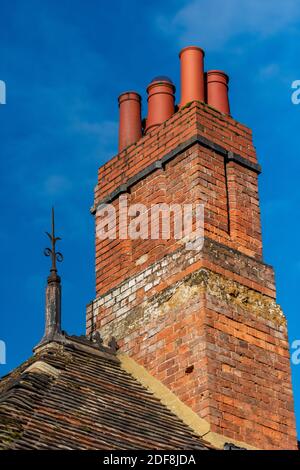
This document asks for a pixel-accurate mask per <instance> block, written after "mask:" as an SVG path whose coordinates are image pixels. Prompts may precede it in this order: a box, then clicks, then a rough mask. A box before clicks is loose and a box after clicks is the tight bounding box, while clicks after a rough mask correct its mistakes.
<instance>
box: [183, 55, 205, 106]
mask: <svg viewBox="0 0 300 470" xmlns="http://www.w3.org/2000/svg"><path fill="white" fill-rule="evenodd" d="M179 57H180V65H181V67H180V69H181V102H180V106H184V105H185V104H187V103H190V102H191V101H204V96H205V94H204V63H203V62H204V51H203V49H201V48H200V47H196V46H188V47H185V48H184V49H182V50H181V51H180V53H179Z"/></svg>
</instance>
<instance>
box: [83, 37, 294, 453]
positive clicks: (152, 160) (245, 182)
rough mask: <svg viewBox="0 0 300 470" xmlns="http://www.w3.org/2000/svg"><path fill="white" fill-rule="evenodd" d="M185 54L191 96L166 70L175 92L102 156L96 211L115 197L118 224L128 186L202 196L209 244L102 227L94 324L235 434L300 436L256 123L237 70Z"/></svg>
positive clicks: (227, 437) (274, 443) (280, 438)
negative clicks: (111, 153) (177, 96)
mask: <svg viewBox="0 0 300 470" xmlns="http://www.w3.org/2000/svg"><path fill="white" fill-rule="evenodd" d="M180 57H181V80H182V83H181V89H182V92H181V104H180V106H179V107H177V109H176V112H175V113H174V110H173V102H172V99H173V98H171V95H172V93H173V91H172V86H173V85H172V86H171V83H170V82H166V81H165V82H162V83H161V84H160V85H159V86H160V87H166V89H168V90H166V89H165V90H162V88H160V91H163V92H165V91H166V92H167V95H166V96H160V95H159V94H158V95H156V97H155V100H157V101H155V104H153V103H154V101H153V103H151V99H152V98H150V100H149V112H148V127H147V125H146V132H144V135H142V134H139V132H140V125H139V118H138V111H134V113H135V116H136V117H135V118H134V119H133V121H134V122H133V128H132V130H133V134H134V138H131V137H130V138H129V140H128V141H127V140H126V139H125V138H124V139H123V140H122V142H124V144H123V143H122V145H121V146H120V152H119V154H118V155H116V156H115V157H114V158H112V159H111V160H109V161H108V162H107V163H106V164H105V165H103V166H102V167H101V168H100V169H99V174H98V184H97V187H96V190H95V203H94V211H93V212H94V215H95V223H96V228H97V226H98V224H99V222H100V219H101V216H100V215H99V208H101V207H103V206H102V205H103V203H109V204H111V205H112V207H114V208H115V209H116V214H117V224H119V222H120V221H121V217H120V212H119V211H120V202H121V203H122V204H124V201H125V200H126V204H127V205H128V207H132V206H133V205H134V204H143V205H144V206H146V207H147V208H150V207H151V205H153V204H159V203H163V204H166V205H168V206H169V205H171V204H179V205H183V204H196V203H202V204H204V244H203V247H202V249H199V250H187V249H186V245H185V243H184V242H183V240H182V239H175V238H174V237H172V236H170V237H169V239H151V238H149V237H147V236H143V237H140V238H130V237H123V238H121V237H117V238H116V239H104V240H103V239H100V238H99V237H96V298H95V300H94V301H93V302H92V303H91V304H90V305H89V306H88V308H87V332H88V333H90V332H91V330H93V329H94V330H95V329H97V330H100V331H101V336H102V337H103V338H104V339H106V338H110V337H111V336H115V337H116V339H117V341H118V344H119V346H120V348H121V350H122V351H123V352H125V353H127V354H128V355H129V356H131V357H132V358H133V359H135V361H137V362H138V363H139V364H141V365H142V366H144V367H145V368H146V369H147V370H148V372H149V373H150V374H152V375H153V376H154V377H155V378H156V379H158V380H160V381H161V382H162V383H163V384H164V385H166V386H167V387H169V389H170V390H171V391H172V392H173V393H175V394H176V395H177V397H178V398H179V399H180V400H181V401H182V402H184V403H185V404H186V405H188V406H189V407H190V408H191V409H192V410H193V411H194V412H195V413H197V414H198V415H199V416H200V417H201V418H203V419H204V420H206V421H207V423H208V424H209V426H210V431H211V432H212V433H214V434H215V435H216V436H218V438H219V439H220V440H221V441H222V439H223V441H222V442H228V441H230V442H236V443H242V444H245V445H248V446H253V447H255V448H260V449H296V448H297V440H296V431H295V417H294V408H293V394H292V386H291V371H290V364H289V345H288V338H287V325H286V319H285V317H284V315H283V313H282V311H281V308H280V306H279V305H278V304H277V303H276V291H275V284H274V272H273V269H272V267H271V266H269V265H267V264H266V263H265V262H264V260H263V258H262V239H261V224H260V210H259V198H258V185H257V180H258V175H259V173H260V166H259V164H258V162H257V158H256V153H255V148H254V146H253V142H252V133H251V130H250V129H249V128H247V127H246V126H244V125H243V124H241V123H239V122H238V121H236V120H234V119H233V118H232V117H231V116H230V115H229V102H228V96H227V92H228V88H227V87H228V78H227V76H226V74H224V72H220V71H211V72H208V73H207V74H206V80H205V75H204V72H203V57H204V53H203V51H202V49H200V48H197V47H194V46H193V47H189V48H185V49H184V50H183V51H182V53H181V55H180ZM152 85H153V89H154V85H155V84H152ZM152 85H150V87H149V88H148V91H149V97H150V95H151V96H152V90H151V86H152ZM155 86H156V85H155ZM205 87H206V96H205V93H204V91H205ZM157 89H158V88H157ZM205 99H206V100H207V103H206V102H205ZM153 100H154V97H153ZM160 100H161V101H160ZM152 104H153V106H152ZM136 106H137V105H136ZM160 106H161V108H160ZM136 109H137V108H136ZM161 111H162V112H161ZM151 119H152V121H151ZM149 120H150V121H151V126H150V123H149ZM128 122H130V121H128ZM152 124H153V126H152ZM122 125H123V124H122ZM129 131H130V129H129V130H128V131H126V132H128V134H130V132H129ZM128 142H129V143H130V144H131V145H130V146H127V144H128ZM135 207H136V206H135ZM120 223H121V225H122V227H123V226H124V221H121V222H120ZM122 227H121V228H122ZM117 228H118V229H119V228H120V227H119V226H117ZM123 228H124V227H123ZM142 228H143V230H145V231H146V232H147V228H148V227H147V226H146V227H145V226H144V227H142ZM146 232H143V233H144V235H145V233H146Z"/></svg>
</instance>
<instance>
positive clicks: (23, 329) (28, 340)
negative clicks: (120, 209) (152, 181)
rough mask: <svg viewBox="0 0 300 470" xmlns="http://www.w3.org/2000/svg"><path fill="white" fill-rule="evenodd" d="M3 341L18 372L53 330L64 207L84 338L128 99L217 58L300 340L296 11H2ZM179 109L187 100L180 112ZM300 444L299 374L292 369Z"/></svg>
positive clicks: (276, 2) (269, 250) (186, 6)
mask: <svg viewBox="0 0 300 470" xmlns="http://www.w3.org/2000/svg"><path fill="white" fill-rule="evenodd" d="M0 9H1V11H0V15H1V28H0V49H1V54H0V57H1V59H0V80H4V81H5V82H6V86H7V104H6V105H0V138H1V140H0V149H1V159H0V188H1V199H0V206H1V212H0V217H1V219H0V220H1V221H0V224H1V225H0V227H1V230H0V241H1V243H0V249H1V270H2V276H1V297H0V298H1V319H0V340H4V341H5V342H6V345H7V364H6V365H0V375H2V374H4V373H6V372H8V371H9V370H10V369H12V368H13V367H15V366H16V365H18V364H19V363H20V362H21V361H23V360H25V359H26V358H28V357H29V356H30V354H31V351H32V347H33V346H34V345H36V344H37V343H38V341H39V340H40V338H41V336H42V333H43V325H44V287H45V282H46V277H47V274H48V268H49V259H48V258H45V257H44V256H43V249H44V247H46V246H48V240H47V237H46V235H45V234H44V232H45V230H49V228H50V210H51V206H52V204H53V205H54V206H55V207H56V215H57V231H58V234H59V235H61V237H62V238H63V240H62V241H61V242H60V249H61V251H62V252H63V253H64V257H65V261H64V263H63V264H62V265H60V274H61V275H62V278H63V327H64V329H66V330H67V331H68V332H70V333H80V334H82V333H83V332H84V328H85V305H86V304H87V303H88V302H89V301H90V300H91V299H92V298H93V297H94V226H93V217H92V216H91V215H90V213H89V208H90V206H91V205H92V203H93V187H94V185H95V184H96V177H97V168H98V167H99V166H100V165H101V164H102V163H104V162H105V161H107V160H108V159H109V158H110V157H111V156H112V155H114V154H115V153H116V151H117V129H118V122H117V121H118V106H117V97H118V95H119V94H120V93H121V92H123V91H126V90H128V89H133V90H136V91H138V92H140V93H141V94H142V96H143V98H144V99H143V101H144V114H145V113H146V106H145V104H146V99H145V89H146V86H147V85H148V83H149V82H150V81H151V79H152V78H153V77H155V76H157V75H168V76H170V77H171V78H172V79H173V81H174V83H175V84H176V85H177V88H179V87H178V84H179V59H178V52H179V50H180V48H181V47H183V46H186V45H192V44H193V45H199V46H201V47H203V48H204V49H205V51H206V67H207V68H209V69H212V68H218V69H223V70H225V71H227V73H228V74H229V75H230V97H231V110H232V115H233V117H234V118H235V119H237V120H239V121H241V122H242V123H245V124H247V125H248V126H250V127H251V128H252V129H253V134H254V143H255V145H256V148H257V153H258V158H259V162H260V164H261V165H262V167H263V173H262V175H261V176H260V197H261V211H262V224H263V240H264V259H265V261H266V262H267V263H269V264H272V265H273V266H274V267H275V270H276V280H277V291H278V302H279V304H280V305H281V306H282V308H283V310H284V312H285V315H286V317H287V319H288V326H289V339H290V343H291V344H292V342H293V341H294V340H297V339H300V328H299V307H298V292H299V284H298V282H299V274H300V252H299V246H298V243H299V242H298V239H299V230H300V221H299V207H300V190H299V175H300V163H299V157H300V155H299V137H298V136H299V130H300V105H293V104H292V101H291V94H292V90H291V83H292V82H293V81H294V80H297V79H298V80H300V59H299V58H300V30H299V27H300V7H299V1H298V0H264V1H262V0H226V1H224V0H194V1H179V0H165V1H164V2H161V1H156V0H153V1H147V2H142V1H134V0H124V1H115V0H110V1H101V0H97V1H96V0H86V1H82V0H81V1H79V0H59V1H58V0H27V1H26V2H24V0H19V1H18V0H10V1H5V0H2V1H1V8H0ZM178 98H179V96H178V93H177V100H178ZM292 369H293V385H294V393H295V402H296V413H297V416H298V434H299V433H300V365H293V366H292Z"/></svg>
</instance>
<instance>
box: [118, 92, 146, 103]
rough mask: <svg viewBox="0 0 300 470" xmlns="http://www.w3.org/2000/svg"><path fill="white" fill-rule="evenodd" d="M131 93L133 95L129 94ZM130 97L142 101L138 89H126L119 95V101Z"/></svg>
mask: <svg viewBox="0 0 300 470" xmlns="http://www.w3.org/2000/svg"><path fill="white" fill-rule="evenodd" d="M129 95H133V96H129ZM130 99H136V100H137V101H142V97H141V95H140V94H139V93H137V92H136V91H133V90H129V91H124V92H123V93H121V94H120V95H119V97H118V101H119V103H120V102H121V101H126V100H130Z"/></svg>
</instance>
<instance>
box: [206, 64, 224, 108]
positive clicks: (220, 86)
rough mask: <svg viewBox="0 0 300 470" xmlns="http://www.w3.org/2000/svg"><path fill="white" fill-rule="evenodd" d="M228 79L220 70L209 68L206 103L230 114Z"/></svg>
mask: <svg viewBox="0 0 300 470" xmlns="http://www.w3.org/2000/svg"><path fill="white" fill-rule="evenodd" d="M228 81H229V78H228V75H226V73H225V72H222V71H221V70H210V71H209V72H207V75H206V85H207V104H209V105H210V106H213V107H214V108H216V109H218V110H219V111H221V113H225V114H230V108H229V100H228Z"/></svg>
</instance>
